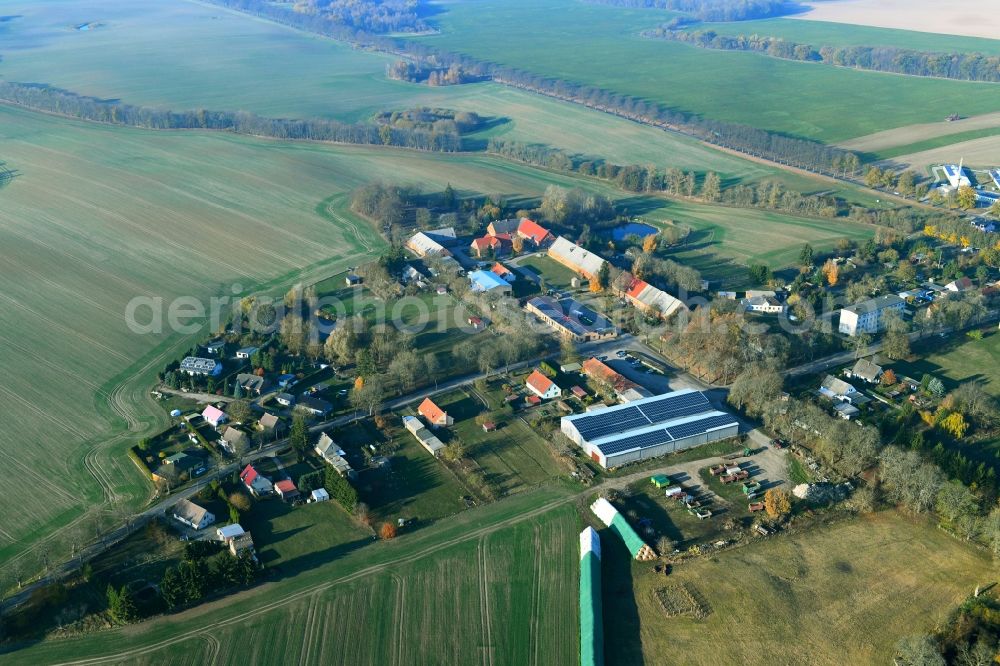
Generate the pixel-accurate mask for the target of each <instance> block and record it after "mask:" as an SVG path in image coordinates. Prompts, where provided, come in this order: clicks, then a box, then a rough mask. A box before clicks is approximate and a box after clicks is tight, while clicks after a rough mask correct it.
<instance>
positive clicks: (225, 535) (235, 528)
mask: <svg viewBox="0 0 1000 666" xmlns="http://www.w3.org/2000/svg"><path fill="white" fill-rule="evenodd" d="M244 534H246V530H245V529H243V526H242V525H240V524H239V523H233V524H232V525H223V526H222V527H220V528H219V529H217V530H215V535H216V536H217V537H219V539H220V540H221V541H223V542H225V543H229V542H230V541H232V540H233V539H236V538H237V537H241V536H243V535H244Z"/></svg>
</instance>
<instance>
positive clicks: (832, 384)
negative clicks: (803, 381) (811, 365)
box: [819, 375, 858, 402]
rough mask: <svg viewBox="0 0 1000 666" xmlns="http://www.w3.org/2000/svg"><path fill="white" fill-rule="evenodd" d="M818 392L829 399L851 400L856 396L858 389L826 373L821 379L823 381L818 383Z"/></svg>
mask: <svg viewBox="0 0 1000 666" xmlns="http://www.w3.org/2000/svg"><path fill="white" fill-rule="evenodd" d="M819 392H820V394H821V395H823V396H825V397H827V398H829V399H831V400H839V401H841V402H852V401H853V398H854V397H855V396H857V393H858V389H856V388H854V387H853V386H852V385H851V384H848V383H847V382H845V381H844V380H843V379H838V378H837V377H834V376H833V375H827V376H826V377H825V378H824V379H823V383H822V384H820V387H819Z"/></svg>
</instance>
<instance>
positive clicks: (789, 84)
mask: <svg viewBox="0 0 1000 666" xmlns="http://www.w3.org/2000/svg"><path fill="white" fill-rule="evenodd" d="M442 6H443V7H444V8H445V9H446V11H445V12H444V13H443V14H441V15H439V16H437V17H435V19H436V20H437V22H438V24H439V25H440V27H441V29H442V32H443V34H441V35H433V36H428V37H418V38H415V39H419V40H421V41H424V42H426V43H428V44H430V45H434V46H437V47H439V48H442V49H445V50H449V51H456V52H461V53H466V54H469V55H471V56H474V57H477V58H480V59H483V60H489V61H493V62H497V63H500V64H503V65H508V66H513V67H518V68H521V69H524V70H527V71H530V72H533V73H535V74H538V75H542V76H549V77H554V78H559V79H566V80H569V81H574V82H578V83H585V84H590V85H593V86H599V87H602V88H607V89H610V90H613V91H615V92H618V93H624V94H630V95H634V96H636V97H639V98H643V99H650V100H654V101H657V102H660V103H662V104H663V105H665V106H668V107H671V108H673V109H679V110H683V111H688V112H692V113H696V114H700V115H704V116H708V117H713V118H717V119H719V120H725V121H729V122H736V123H747V124H751V125H755V126H757V127H761V128H763V129H769V130H774V131H777V132H782V133H787V134H792V135H796V136H803V137H807V138H811V139H817V140H820V141H825V142H836V141H842V140H844V139H848V138H850V137H855V136H861V135H865V134H870V133H872V132H876V131H879V130H884V129H889V128H891V127H899V126H903V125H910V124H914V123H919V122H929V121H936V120H940V119H942V118H944V117H945V116H947V115H948V114H950V113H954V108H953V107H954V99H955V98H961V99H962V108H963V110H962V113H963V114H964V115H976V114H980V113H986V112H988V111H996V110H998V109H1000V101H998V100H997V96H996V91H995V86H993V85H992V84H987V83H984V84H970V83H966V82H956V81H946V80H936V79H927V78H919V77H903V76H894V75H889V74H879V73H871V72H859V71H853V70H846V69H837V68H834V67H820V66H818V65H814V64H810V63H798V62H791V61H783V60H779V59H776V58H770V57H767V56H764V55H758V54H753V53H727V52H719V51H707V50H703V49H698V48H695V47H692V46H688V45H685V44H680V43H671V42H665V41H662V40H648V39H643V38H641V37H640V36H639V32H640V31H642V30H643V29H646V28H650V27H653V26H655V25H657V24H659V23H662V22H665V21H667V20H669V17H670V16H671V14H669V13H668V12H657V11H647V10H642V9H631V10H629V9H620V8H616V7H608V6H603V5H587V4H581V3H578V2H574V1H573V0H510V1H509V2H504V3H497V2H493V1H492V0H478V1H471V2H463V3H448V4H447V5H442ZM553 16H558V26H559V29H558V30H553V29H552V17H553ZM728 28H729V27H728V26H727V30H728ZM510 35H517V48H511V47H510ZM581 49H585V50H586V54H585V55H583V56H581ZM733 91H739V101H738V103H733ZM779 100H780V102H779ZM846 110H849V111H846Z"/></svg>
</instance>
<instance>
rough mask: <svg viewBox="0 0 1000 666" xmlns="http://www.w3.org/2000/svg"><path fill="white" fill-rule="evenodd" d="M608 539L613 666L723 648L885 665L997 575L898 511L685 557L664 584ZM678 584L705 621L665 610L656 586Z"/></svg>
mask: <svg viewBox="0 0 1000 666" xmlns="http://www.w3.org/2000/svg"><path fill="white" fill-rule="evenodd" d="M602 537H603V544H604V546H605V548H604V552H605V560H604V575H605V580H604V594H605V596H604V617H605V624H604V633H605V635H606V636H615V646H614V649H613V650H608V651H607V655H606V656H607V662H608V664H609V665H610V664H633V663H638V662H640V661H641V660H645V662H646V663H656V664H717V663H719V662H720V650H733V651H735V652H734V653H733V654H738V655H739V656H738V660H739V661H740V662H741V663H745V664H774V663H789V664H791V663H797V664H798V663H809V664H843V663H851V664H861V663H866V664H870V663H889V662H891V657H892V648H893V646H894V645H895V643H896V641H898V640H899V639H900V638H901V637H902V636H904V635H908V634H914V633H920V632H927V631H930V630H932V629H933V628H934V627H935V626H936V625H937V624H938V623H939V622H941V621H943V620H944V619H945V617H946V616H947V614H948V612H949V611H950V610H952V609H953V608H954V607H955V606H956V605H957V604H959V603H960V602H961V601H962V599H964V598H965V597H966V596H967V595H969V594H971V593H972V590H973V589H974V588H975V586H976V585H979V584H982V583H986V582H989V581H992V580H993V579H994V577H995V568H994V566H993V563H992V562H991V559H990V557H989V555H988V554H986V553H981V552H978V551H976V550H973V549H970V548H967V547H966V546H964V545H963V544H962V543H961V542H959V541H957V540H955V539H953V538H951V537H949V536H948V535H947V534H945V533H944V532H942V531H941V530H938V529H937V528H936V527H934V525H932V524H931V523H930V521H927V520H925V519H924V518H923V517H921V518H917V519H912V520H911V519H909V518H905V517H903V516H901V515H899V514H896V513H894V512H884V513H881V514H877V515H875V516H872V517H862V518H858V519H851V520H845V521H843V522H840V523H837V524H834V525H833V526H830V527H824V528H817V529H813V530H809V531H807V532H804V533H801V534H796V535H791V536H785V535H782V536H778V537H772V538H770V539H767V540H766V541H764V542H763V543H759V544H756V545H752V546H747V547H743V548H739V549H736V550H732V551H728V552H723V553H720V554H718V555H716V556H714V557H705V558H699V559H696V560H692V561H689V562H685V563H682V564H680V565H677V566H675V567H674V569H673V572H672V573H671V575H670V577H669V578H664V576H663V574H655V573H654V572H653V571H652V567H651V565H649V564H640V563H634V562H631V561H630V559H629V558H628V555H627V554H626V553H624V549H623V548H622V547H621V546H620V545H619V544H618V543H617V542H616V541H614V540H613V538H612V537H611V535H607V536H604V535H602ZM630 564H631V571H629V570H628V568H627V567H629V566H630ZM682 585H687V586H690V587H691V588H692V589H693V590H694V591H695V592H696V594H697V595H699V596H700V597H701V598H702V599H703V600H704V602H705V606H706V607H707V609H708V610H709V614H708V616H707V617H706V618H705V619H700V620H699V619H694V618H689V617H667V616H666V615H665V614H664V612H663V610H662V609H661V607H660V605H659V602H658V601H657V599H656V596H655V593H656V591H657V590H658V589H660V588H664V587H667V586H669V589H671V590H677V589H678V588H679V587H680V586H682ZM630 587H633V589H629V588H630ZM734 639H735V640H734Z"/></svg>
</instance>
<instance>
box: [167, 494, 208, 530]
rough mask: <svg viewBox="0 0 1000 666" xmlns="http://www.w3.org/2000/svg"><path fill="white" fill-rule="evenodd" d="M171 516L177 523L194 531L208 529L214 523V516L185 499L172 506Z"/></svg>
mask: <svg viewBox="0 0 1000 666" xmlns="http://www.w3.org/2000/svg"><path fill="white" fill-rule="evenodd" d="M173 516H174V520H176V521H177V522H180V523H184V524H185V525H187V526H188V527H191V528H193V529H196V530H200V529H203V528H205V527H208V526H209V525H211V524H212V523H214V522H215V516H214V515H213V514H212V513H211V512H210V511H209V510H208V509H205V508H203V507H200V506H198V505H197V504H195V503H194V502H192V501H190V500H186V499H182V500H181V501H179V502H177V504H175V505H174V509H173Z"/></svg>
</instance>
